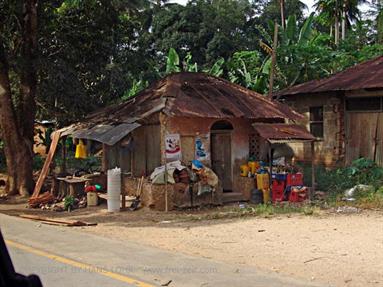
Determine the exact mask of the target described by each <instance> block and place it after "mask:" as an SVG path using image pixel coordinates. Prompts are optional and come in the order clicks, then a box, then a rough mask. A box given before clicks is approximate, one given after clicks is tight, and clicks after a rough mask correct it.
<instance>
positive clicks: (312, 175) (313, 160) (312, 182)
mask: <svg viewBox="0 0 383 287" xmlns="http://www.w3.org/2000/svg"><path fill="white" fill-rule="evenodd" d="M314 195H315V142H314V141H312V142H311V192H310V194H309V196H310V200H311V199H312V198H313V197H314Z"/></svg>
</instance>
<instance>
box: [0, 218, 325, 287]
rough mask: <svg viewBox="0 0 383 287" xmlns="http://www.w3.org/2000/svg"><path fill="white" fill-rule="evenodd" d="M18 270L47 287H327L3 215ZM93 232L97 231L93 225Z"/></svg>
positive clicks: (2, 224) (2, 225)
mask: <svg viewBox="0 0 383 287" xmlns="http://www.w3.org/2000/svg"><path fill="white" fill-rule="evenodd" d="M0 228H1V231H2V233H3V236H4V238H5V240H6V243H7V246H8V248H9V251H10V254H11V257H12V260H13V262H14V265H15V268H16V271H17V272H19V273H22V274H25V275H28V274H31V273H34V274H38V275H39V276H40V278H41V280H42V282H43V285H44V286H45V287H47V286H55V287H61V286H65V287H70V286H76V287H82V286H84V287H85V286H87V287H88V286H103V287H109V286H111V287H112V286H113V287H114V286H140V287H152V286H169V287H175V286H177V287H180V286H185V287H189V286H190V287H191V286H193V287H195V286H197V287H198V286H201V287H202V286H203V287H211V286H219V287H235V286H241V287H247V286H249V287H250V286H251V287H256V286H262V287H266V286H273V287H279V286H283V287H288V286H291V287H303V286H304V287H308V286H321V285H315V284H312V283H311V282H302V281H298V280H294V279H291V278H287V277H282V276H277V275H274V274H271V273H264V272H260V271H259V270H256V269H254V268H252V267H251V268H250V267H246V266H243V265H241V266H237V265H235V264H233V265H230V264H224V263H218V262H215V261H212V260H209V259H204V258H199V257H192V256H186V255H183V254H179V253H174V252H169V251H164V250H160V249H156V248H152V247H148V246H144V245H140V244H137V243H133V242H128V241H123V242H122V241H116V240H111V239H108V238H104V237H100V236H96V235H92V234H88V233H85V232H81V231H78V230H76V228H75V227H58V226H50V225H45V224H41V223H39V222H36V221H30V220H26V219H21V218H16V217H10V216H6V215H3V214H0ZM88 228H91V227H88Z"/></svg>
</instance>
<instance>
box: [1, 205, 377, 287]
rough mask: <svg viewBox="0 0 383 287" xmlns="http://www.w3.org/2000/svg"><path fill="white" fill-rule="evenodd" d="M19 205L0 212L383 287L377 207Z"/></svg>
mask: <svg viewBox="0 0 383 287" xmlns="http://www.w3.org/2000/svg"><path fill="white" fill-rule="evenodd" d="M24 207H25V203H22V202H21V203H18V204H0V212H3V213H7V214H11V215H17V214H20V213H30V214H40V215H42V216H49V217H65V218H72V219H81V220H86V221H90V222H92V221H96V222H98V225H97V226H94V227H87V228H81V230H82V231H84V232H91V233H96V234H99V235H102V236H106V237H112V238H116V239H119V240H130V241H136V242H140V243H142V244H146V245H150V246H154V247H158V248H163V249H167V250H172V251H176V252H181V253H185V254H190V255H195V256H200V257H204V258H210V259H212V260H215V261H223V262H229V263H230V262H232V263H235V264H239V265H248V266H256V267H257V268H260V269H262V270H265V271H269V272H277V273H281V274H285V275H288V276H291V277H295V278H303V279H305V280H312V281H314V282H321V283H328V284H329V285H331V286H383V217H382V215H383V212H379V211H363V212H362V213H358V214H335V213H330V212H321V213H320V214H319V215H314V216H305V215H301V214H293V215H281V216H272V217H269V218H265V217H260V216H258V217H246V218H233V219H210V220H207V219H206V218H208V216H210V218H215V215H216V214H217V213H221V212H222V211H223V210H224V209H214V210H196V211H188V212H170V213H168V214H165V213H163V212H153V211H149V210H138V211H135V212H121V213H114V214H109V213H107V212H106V211H105V206H101V207H96V208H92V209H82V210H75V211H74V212H72V213H70V214H68V213H67V212H62V213H57V212H52V211H40V210H30V209H25V208H24ZM212 215H213V216H212Z"/></svg>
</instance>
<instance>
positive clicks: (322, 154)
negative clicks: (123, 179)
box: [286, 93, 344, 166]
mask: <svg viewBox="0 0 383 287" xmlns="http://www.w3.org/2000/svg"><path fill="white" fill-rule="evenodd" d="M286 103H287V104H288V105H290V106H291V107H292V108H293V109H294V110H295V111H297V112H299V113H301V114H303V115H304V116H305V119H304V120H302V121H301V122H299V123H300V124H302V125H304V126H305V127H306V128H307V129H308V130H310V121H309V120H310V114H309V110H310V107H315V106H323V121H324V122H323V133H324V135H323V139H318V140H317V141H316V142H315V161H316V162H321V163H324V164H325V165H326V166H331V165H335V164H337V163H338V162H339V161H342V160H343V157H344V104H343V98H341V97H339V96H337V95H336V94H330V93H326V94H310V95H296V96H289V97H287V99H286ZM290 146H291V148H292V149H293V151H294V154H295V157H296V159H297V160H300V161H311V148H310V144H309V143H306V144H303V143H294V144H290Z"/></svg>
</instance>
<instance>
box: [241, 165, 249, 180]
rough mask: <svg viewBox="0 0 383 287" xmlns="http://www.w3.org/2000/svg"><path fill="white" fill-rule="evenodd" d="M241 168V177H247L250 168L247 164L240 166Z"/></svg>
mask: <svg viewBox="0 0 383 287" xmlns="http://www.w3.org/2000/svg"><path fill="white" fill-rule="evenodd" d="M240 168H241V176H244V177H247V176H248V174H249V171H250V168H249V166H248V165H247V164H243V165H241V166H240Z"/></svg>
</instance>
